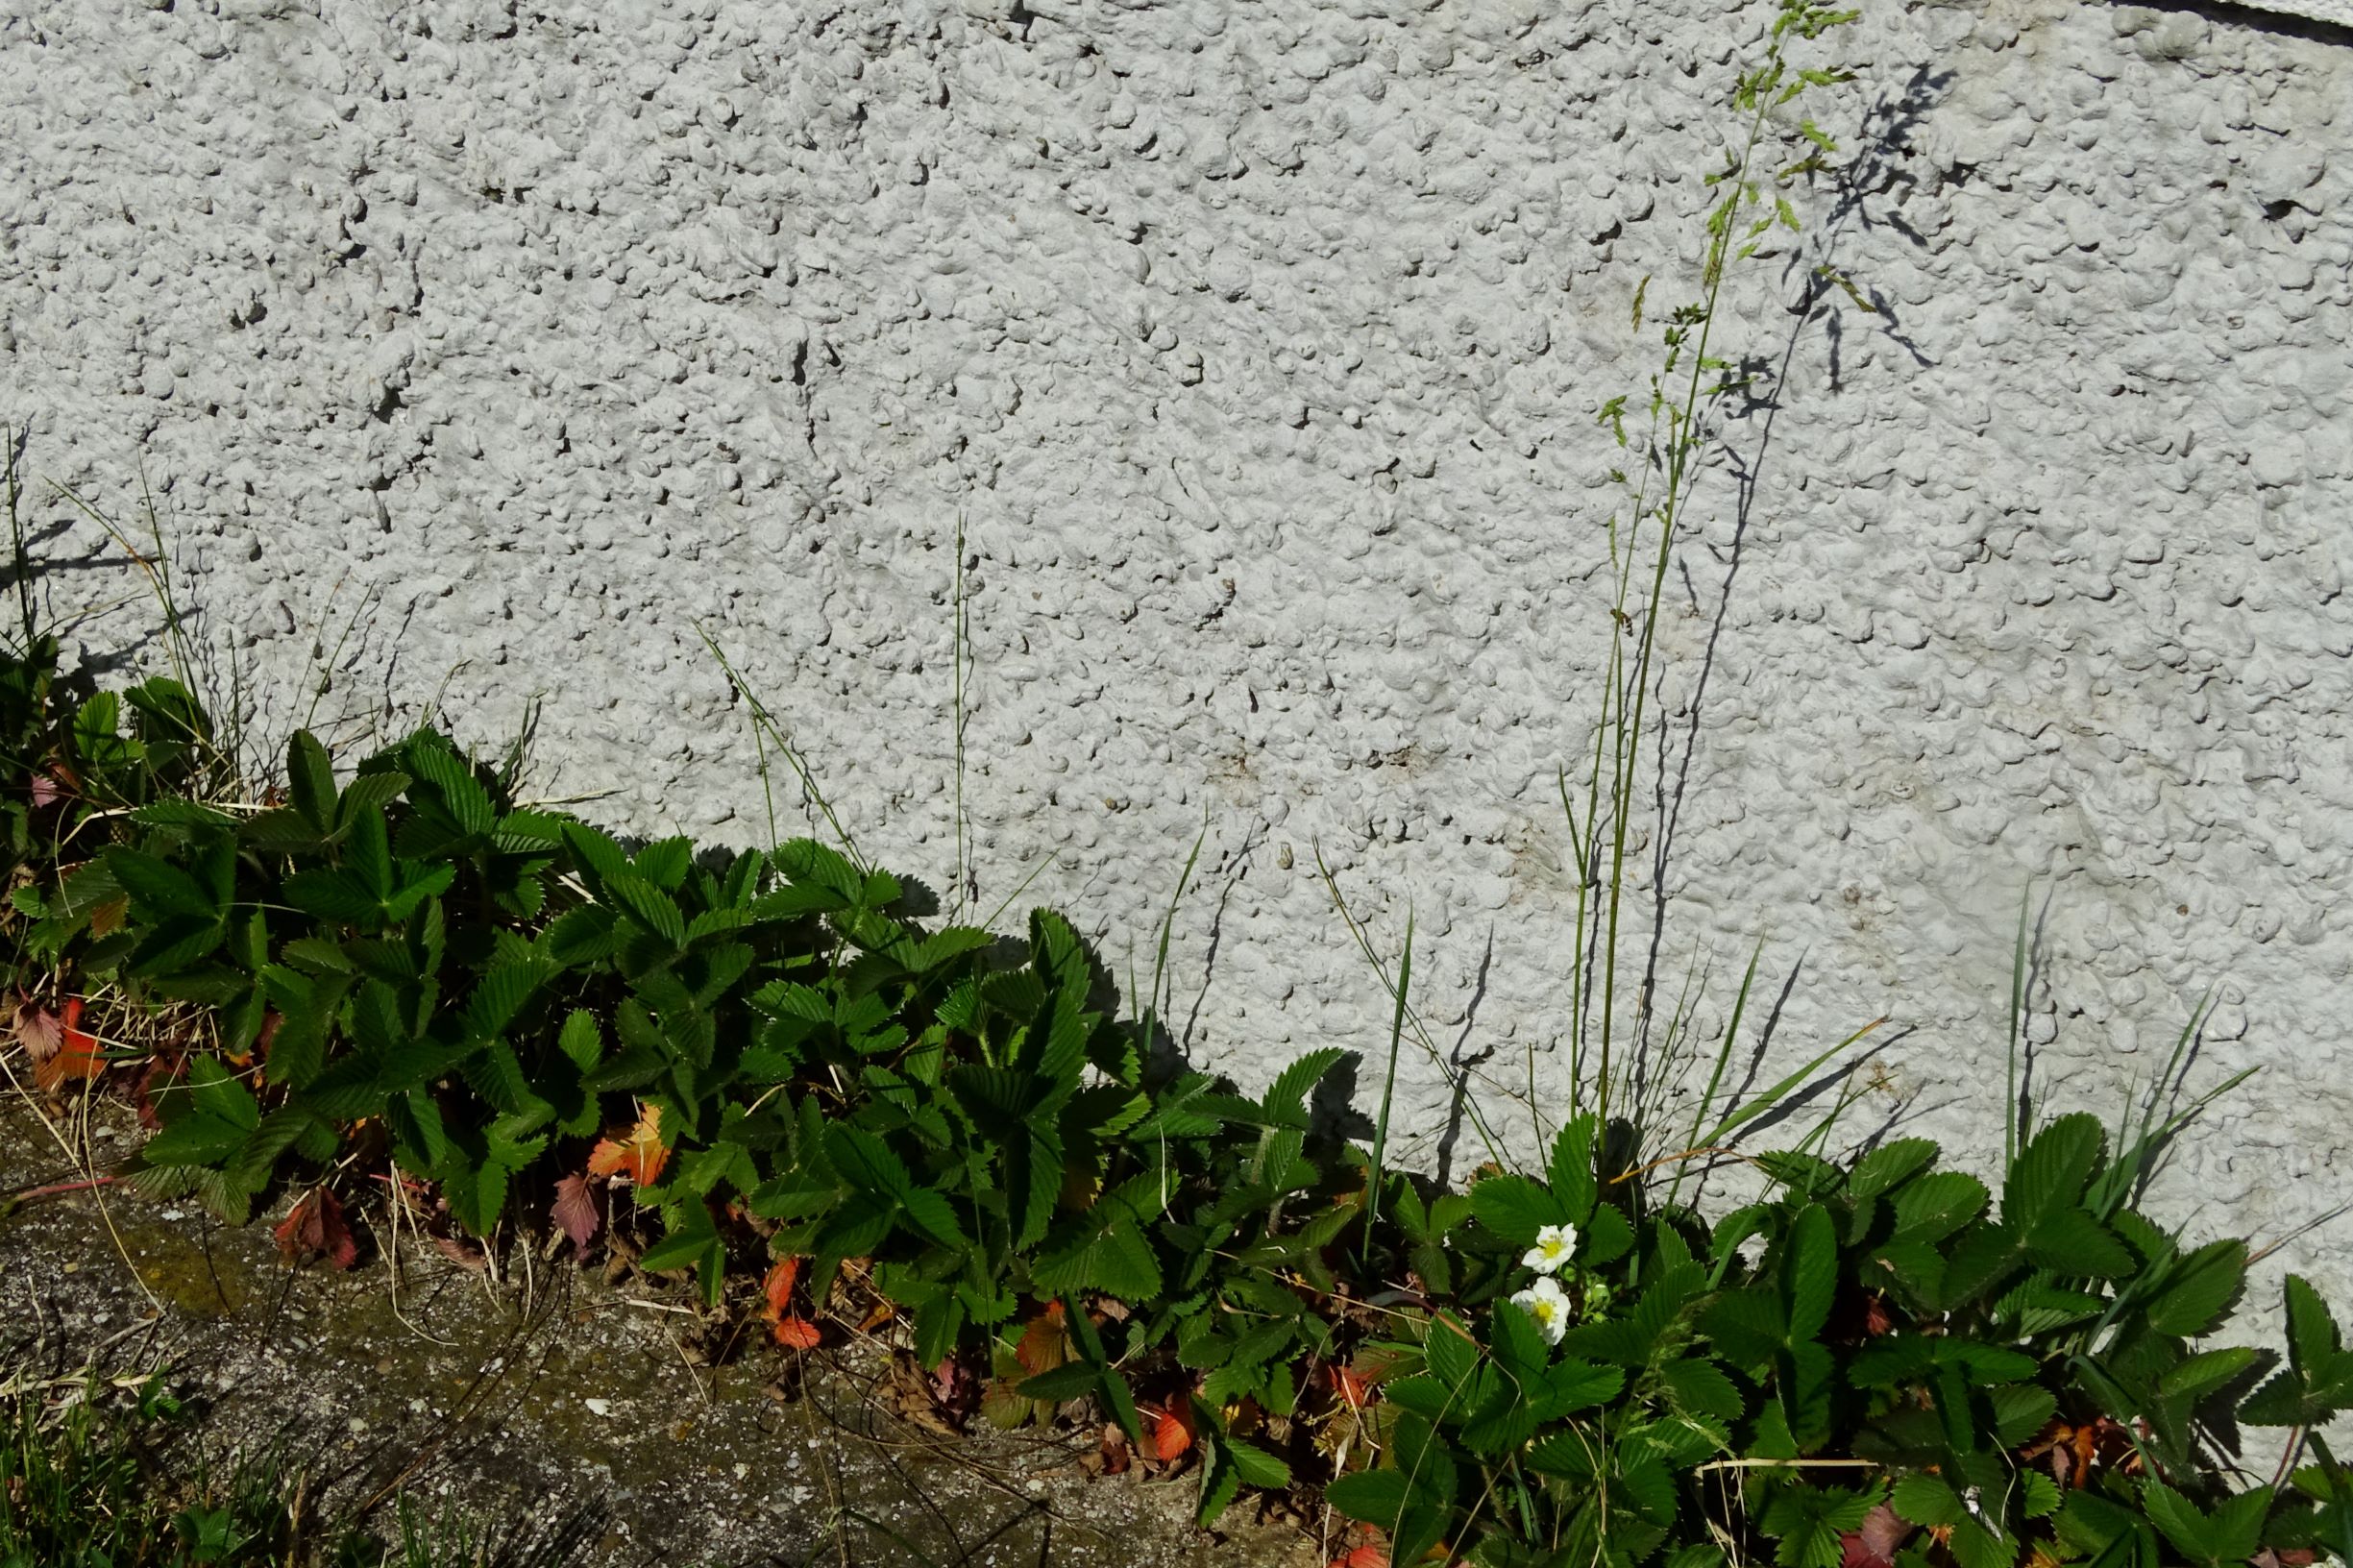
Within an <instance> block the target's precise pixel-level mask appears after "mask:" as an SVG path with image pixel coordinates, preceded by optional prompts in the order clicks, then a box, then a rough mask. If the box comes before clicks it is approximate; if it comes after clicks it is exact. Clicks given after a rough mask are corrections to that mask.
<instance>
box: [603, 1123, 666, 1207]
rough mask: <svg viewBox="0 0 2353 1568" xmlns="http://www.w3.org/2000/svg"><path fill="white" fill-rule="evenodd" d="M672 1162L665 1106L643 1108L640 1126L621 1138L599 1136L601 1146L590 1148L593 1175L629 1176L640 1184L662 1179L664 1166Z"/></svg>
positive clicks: (643, 1185) (643, 1184) (641, 1185)
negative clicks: (666, 1144)
mask: <svg viewBox="0 0 2353 1568" xmlns="http://www.w3.org/2000/svg"><path fill="white" fill-rule="evenodd" d="M669 1163H670V1150H669V1149H667V1148H665V1147H664V1146H663V1144H662V1108H661V1107H660V1106H658V1105H649V1106H647V1107H645V1108H644V1109H642V1110H641V1111H639V1112H638V1115H637V1125H636V1126H634V1127H632V1128H630V1129H629V1130H628V1132H627V1133H626V1134H625V1135H624V1136H623V1137H621V1138H620V1139H610V1138H604V1139H598V1140H597V1146H596V1147H595V1148H593V1149H591V1150H589V1151H588V1173H589V1174H590V1175H591V1176H613V1175H622V1176H626V1177H628V1178H629V1180H630V1181H631V1182H633V1183H635V1184H636V1185H637V1186H639V1187H651V1186H652V1185H653V1184H654V1183H655V1182H657V1181H659V1180H661V1176H662V1167H663V1166H664V1165H666V1164H669Z"/></svg>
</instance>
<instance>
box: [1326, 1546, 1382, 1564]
mask: <svg viewBox="0 0 2353 1568" xmlns="http://www.w3.org/2000/svg"><path fill="white" fill-rule="evenodd" d="M1331 1568H1389V1549H1388V1548H1387V1547H1385V1546H1379V1545H1372V1546H1360V1547H1358V1548H1357V1549H1356V1550H1355V1551H1354V1552H1351V1553H1349V1554H1348V1555H1347V1556H1344V1557H1334V1558H1333V1559H1332V1564H1331Z"/></svg>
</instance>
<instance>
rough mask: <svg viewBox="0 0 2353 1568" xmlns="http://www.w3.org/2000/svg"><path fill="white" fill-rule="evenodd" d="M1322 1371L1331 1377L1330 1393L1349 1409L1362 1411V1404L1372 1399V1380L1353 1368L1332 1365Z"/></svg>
mask: <svg viewBox="0 0 2353 1568" xmlns="http://www.w3.org/2000/svg"><path fill="white" fill-rule="evenodd" d="M1324 1370H1325V1371H1327V1372H1329V1373H1330V1374H1331V1375H1332V1391H1333V1392H1334V1393H1336V1394H1337V1395H1339V1396H1340V1400H1341V1402H1342V1403H1343V1404H1345V1405H1347V1406H1348V1407H1349V1408H1350V1409H1359V1410H1360V1409H1364V1402H1365V1401H1366V1400H1369V1399H1371V1398H1372V1397H1373V1380H1372V1379H1370V1378H1368V1377H1366V1376H1365V1375H1364V1374H1363V1373H1361V1372H1359V1371H1357V1370H1356V1369H1355V1368H1354V1367H1347V1366H1341V1365H1338V1364H1337V1363H1334V1364H1331V1365H1328V1366H1326V1367H1325V1368H1324Z"/></svg>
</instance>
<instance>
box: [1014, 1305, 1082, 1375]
mask: <svg viewBox="0 0 2353 1568" xmlns="http://www.w3.org/2000/svg"><path fill="white" fill-rule="evenodd" d="M1013 1353H1014V1357H1015V1359H1016V1360H1018V1361H1020V1363H1021V1370H1022V1371H1024V1372H1026V1373H1028V1374H1029V1375H1030V1376H1031V1377H1033V1378H1034V1377H1036V1376H1037V1375H1038V1374H1039V1373H1041V1372H1051V1371H1053V1370H1054V1368H1056V1367H1058V1366H1060V1365H1062V1364H1063V1363H1064V1362H1065V1361H1067V1360H1069V1359H1070V1341H1069V1339H1068V1338H1067V1337H1066V1335H1064V1334H1063V1332H1062V1303H1061V1302H1059V1301H1056V1302H1049V1303H1047V1305H1046V1309H1045V1311H1042V1312H1040V1313H1039V1314H1038V1315H1037V1316H1036V1317H1033V1318H1031V1319H1030V1320H1029V1326H1028V1327H1027V1328H1025V1329H1023V1330H1022V1331H1021V1340H1020V1343H1018V1344H1017V1345H1015V1346H1014V1347H1013Z"/></svg>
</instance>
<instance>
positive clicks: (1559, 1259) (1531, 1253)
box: [1520, 1225, 1577, 1274]
mask: <svg viewBox="0 0 2353 1568" xmlns="http://www.w3.org/2000/svg"><path fill="white" fill-rule="evenodd" d="M1576 1250H1577V1227H1576V1226H1574V1225H1547V1226H1545V1227H1544V1229H1542V1230H1540V1231H1538V1232H1537V1233H1536V1244H1535V1245H1534V1246H1532V1247H1530V1248H1529V1249H1528V1253H1527V1256H1526V1257H1524V1258H1522V1259H1521V1260H1520V1262H1523V1263H1525V1264H1527V1265H1528V1266H1529V1267H1530V1268H1532V1269H1534V1270H1535V1271H1536V1272H1537V1273H1539V1274H1556V1273H1558V1272H1559V1271H1560V1266H1561V1265H1562V1264H1563V1263H1565V1262H1568V1261H1569V1254H1570V1253H1572V1252H1575V1251H1576Z"/></svg>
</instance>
